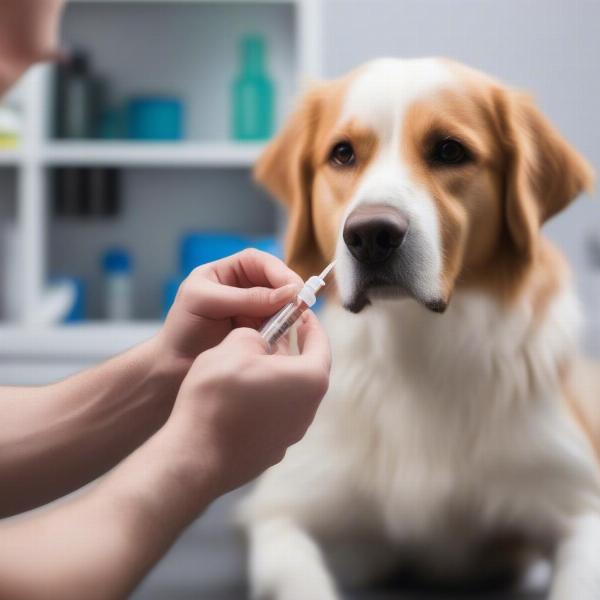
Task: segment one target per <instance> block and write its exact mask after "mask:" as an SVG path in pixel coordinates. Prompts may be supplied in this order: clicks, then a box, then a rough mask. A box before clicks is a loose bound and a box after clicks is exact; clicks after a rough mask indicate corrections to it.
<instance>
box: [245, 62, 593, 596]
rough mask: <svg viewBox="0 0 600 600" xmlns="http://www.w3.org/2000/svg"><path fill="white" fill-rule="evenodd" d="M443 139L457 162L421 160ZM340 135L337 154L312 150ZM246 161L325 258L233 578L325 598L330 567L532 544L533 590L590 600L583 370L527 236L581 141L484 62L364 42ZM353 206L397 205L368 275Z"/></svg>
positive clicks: (352, 568)
mask: <svg viewBox="0 0 600 600" xmlns="http://www.w3.org/2000/svg"><path fill="white" fill-rule="evenodd" d="M448 136H451V137H452V138H454V139H458V140H460V141H461V143H463V145H464V146H466V147H467V148H468V151H469V157H470V160H468V161H466V162H465V163H464V164H460V165H450V166H447V165H439V164H435V162H432V161H431V160H429V159H428V156H429V155H428V148H429V147H430V146H431V145H432V144H435V143H436V140H438V139H445V138H447V137H448ZM340 140H345V141H348V142H350V143H351V144H352V146H353V149H354V155H355V162H354V163H353V164H352V165H351V166H348V167H343V166H342V167H341V166H340V165H336V164H333V163H332V161H331V158H330V153H331V149H332V147H334V146H335V144H336V143H338V142H339V141H340ZM256 174H257V178H258V180H259V181H260V182H262V183H263V184H265V185H266V187H267V188H268V189H270V190H271V191H272V192H273V193H274V194H275V195H276V196H277V197H278V198H279V199H281V200H282V201H283V202H284V203H286V204H287V205H288V207H289V213H290V222H289V230H288V238H287V258H288V261H289V263H290V265H291V266H292V268H294V269H296V270H297V271H298V272H300V273H301V274H303V275H308V274H312V273H315V272H318V271H319V270H320V268H321V267H322V266H323V265H324V264H326V263H327V262H328V261H330V260H331V259H332V258H333V257H334V256H335V258H336V259H337V265H336V286H337V287H336V292H335V293H334V294H333V295H331V296H330V298H329V301H328V306H327V307H326V309H325V311H324V314H323V322H324V324H325V326H326V328H327V330H328V333H329V335H330V338H331V343H332V348H333V355H334V368H333V374H332V379H331V386H330V390H329V392H328V394H327V396H326V398H325V399H324V401H323V403H322V405H321V407H320V409H319V411H318V413H317V417H316V419H315V422H314V423H313V425H312V427H311V428H310V430H309V432H308V434H307V435H306V437H305V438H304V439H303V440H302V441H301V442H300V443H298V444H297V445H296V446H294V447H293V448H291V449H290V450H289V452H288V454H287V456H286V458H285V459H284V461H283V462H282V463H281V464H280V465H278V466H277V467H275V468H273V469H271V470H270V471H269V472H267V473H266V475H265V476H264V477H263V478H262V479H261V480H260V482H259V484H258V486H257V488H256V489H255V491H254V492H253V494H252V496H251V497H250V498H249V499H248V500H247V501H246V503H245V505H244V506H243V509H242V518H243V522H244V524H245V526H246V528H247V531H248V535H249V540H250V578H251V586H252V590H253V594H254V595H255V596H256V597H261V598H263V597H266V598H274V599H277V600H292V599H294V600H296V599H297V600H333V599H334V598H338V593H337V591H336V583H335V580H336V577H337V578H341V580H343V581H346V582H351V583H365V582H369V581H372V580H374V579H377V578H379V577H381V576H385V575H386V574H388V573H389V572H392V571H394V570H396V569H398V568H408V567H410V568H411V569H412V570H414V571H417V572H420V573H426V574H427V575H428V576H429V577H433V578H437V579H441V580H443V581H454V580H456V579H459V578H463V577H474V576H476V577H484V576H486V575H493V574H495V573H497V572H499V571H503V570H504V569H506V568H512V567H514V566H515V565H523V564H525V563H526V562H527V561H528V560H529V559H530V558H531V557H533V556H535V555H536V554H537V553H541V554H542V555H546V556H548V557H550V558H551V559H553V560H554V563H555V570H554V578H553V583H552V590H551V596H550V597H551V599H552V600H598V598H600V512H599V511H600V470H599V462H598V461H599V458H600V406H599V404H600V386H599V385H598V382H597V381H596V379H595V376H594V374H593V371H592V370H590V369H587V371H586V372H585V373H583V371H580V369H584V367H583V366H582V365H581V363H580V362H579V358H578V354H577V330H578V326H579V310H578V306H577V302H576V299H575V297H574V294H573V291H572V288H571V283H570V280H569V273H568V269H567V267H566V265H565V263H564V261H563V259H562V258H561V256H560V254H559V253H558V252H557V251H556V250H555V249H554V248H553V247H552V246H551V245H550V243H549V242H548V241H546V240H544V238H543V237H542V236H541V235H540V232H539V230H540V226H541V224H542V223H543V222H544V221H546V220H547V219H548V218H550V217H551V216H553V215H554V214H556V213H557V212H559V211H560V210H562V209H563V208H564V207H565V206H567V204H568V203H569V202H570V201H572V200H573V199H574V198H575V197H576V196H577V195H578V194H579V193H580V192H581V191H582V190H583V189H586V188H589V187H590V185H591V181H592V173H591V169H590V167H589V166H588V165H587V163H586V162H585V161H584V160H583V158H581V157H580V156H579V155H578V154H577V153H576V152H575V150H574V149H573V148H572V147H570V146H569V145H568V144H567V142H566V141H565V140H564V139H563V138H562V137H561V136H560V135H559V134H558V133H557V132H556V131H555V129H554V128H553V127H552V126H551V125H550V124H549V123H548V122H547V121H546V120H545V118H544V117H543V116H542V115H541V114H540V112H539V111H538V110H537V108H536V107H535V106H534V105H533V103H532V102H531V100H530V99H529V98H528V97H526V96H525V95H523V94H520V93H517V92H515V91H512V90H510V89H508V88H507V87H505V86H504V85H502V84H500V83H499V82H497V81H496V80H493V79H491V78H489V77H487V76H485V75H483V74H481V73H478V72H476V71H474V70H471V69H468V68H467V67H464V66H462V65H459V64H456V63H453V62H451V61H447V60H443V59H421V60H394V59H384V60H379V61H375V62H372V63H369V64H367V65H365V66H364V67H362V68H360V69H358V70H357V71H355V72H353V73H351V74H350V75H348V76H347V77H344V78H342V79H340V80H336V81H332V82H328V83H324V84H322V85H319V86H318V87H316V88H315V89H314V90H313V91H311V92H310V93H309V94H308V95H307V97H306V98H305V99H304V101H303V102H302V104H301V106H300V107H299V109H298V110H297V112H296V113H295V115H294V116H292V118H291V120H290V121H289V123H288V125H287V127H286V128H285V129H284V130H283V132H282V133H281V134H280V135H279V136H278V137H277V138H276V139H275V140H274V141H273V142H272V143H271V144H270V146H269V147H268V149H267V150H266V153H265V154H264V156H263V157H262V159H261V160H260V162H259V164H258V166H257V170H256ZM370 203H385V204H386V205H389V206H391V207H394V209H397V210H398V211H400V212H401V213H402V214H403V215H405V216H406V217H407V218H408V219H409V221H410V229H409V234H408V235H407V238H406V241H405V243H404V244H403V245H402V247H401V249H400V250H401V256H399V258H398V261H399V262H398V263H397V264H396V266H395V270H392V271H391V274H390V275H389V277H388V279H386V280H385V281H383V283H382V282H381V281H370V279H369V276H368V273H364V272H361V271H360V267H359V265H357V264H356V263H355V261H354V260H353V258H352V255H351V254H350V253H349V251H348V248H346V246H345V244H344V241H343V239H342V235H341V231H342V228H343V225H344V223H345V220H346V218H347V216H348V215H349V214H350V212H351V211H352V210H353V209H355V208H356V207H357V206H362V205H365V204H370ZM369 304H371V306H368V305H369ZM365 307H366V308H365ZM347 308H349V309H350V310H352V311H354V312H360V314H358V315H357V314H351V312H348V311H347V310H345V309H347ZM363 308H364V309H365V310H364V311H362V309H363ZM432 308H433V309H434V310H436V311H438V312H439V311H444V312H443V314H436V312H433V311H432V310H430V309H432ZM332 573H335V576H333V575H332Z"/></svg>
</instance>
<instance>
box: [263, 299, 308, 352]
mask: <svg viewBox="0 0 600 600" xmlns="http://www.w3.org/2000/svg"><path fill="white" fill-rule="evenodd" d="M307 308H308V305H307V304H306V303H305V302H303V301H302V300H301V299H300V298H298V297H297V298H296V299H295V300H294V301H293V302H290V303H289V304H286V305H285V306H284V307H283V308H282V309H281V310H280V311H279V312H277V313H275V314H274V315H273V316H272V317H271V318H270V319H269V320H268V321H267V322H266V323H265V324H264V325H263V327H262V329H261V330H260V335H262V337H263V339H264V340H265V341H266V342H267V344H268V345H269V350H270V351H271V352H274V351H275V349H276V347H277V342H278V341H279V340H280V339H281V338H282V337H283V336H284V335H285V334H286V333H287V332H288V331H289V330H290V328H291V327H292V325H293V324H294V323H295V322H296V321H297V320H298V319H299V318H300V317H301V316H302V313H303V312H304V311H305V310H306V309H307Z"/></svg>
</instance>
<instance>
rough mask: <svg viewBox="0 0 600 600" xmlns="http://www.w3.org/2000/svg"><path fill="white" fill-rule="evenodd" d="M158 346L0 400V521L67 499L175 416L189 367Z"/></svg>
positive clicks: (14, 391) (10, 391) (10, 392)
mask: <svg viewBox="0 0 600 600" xmlns="http://www.w3.org/2000/svg"><path fill="white" fill-rule="evenodd" d="M157 354H158V349H157V347H156V345H155V343H154V341H153V340H150V341H149V342H147V343H145V344H141V345H140V346H137V347H136V348H133V349H132V350H130V351H128V352H126V353H124V354H122V355H120V356H117V357H115V358H113V359H111V360H109V361H107V362H105V363H103V364H101V365H99V366H97V367H94V368H92V369H89V370H87V371H84V372H82V373H79V374H77V375H75V376H73V377H71V378H69V379H66V380H64V381H62V382H59V383H56V384H53V385H49V386H45V387H41V388H28V389H23V390H20V389H19V388H9V389H7V388H4V389H3V390H2V391H1V393H0V403H1V406H2V410H1V414H2V424H1V425H0V481H1V482H2V494H1V495H0V516H7V515H11V514H15V513H18V512H22V511H24V510H27V509H29V508H33V507H36V506H39V505H41V504H44V503H46V502H48V501H50V500H52V499H54V498H57V497H59V496H62V495H64V494H66V493H68V492H70V491H72V490H75V489H77V488H78V487H80V486H82V485H83V484H85V483H87V482H89V481H91V480H93V479H94V478H96V477H97V476H99V475H101V474H102V473H104V472H105V471H106V470H108V469H110V468H111V467H112V466H114V465H115V464H116V463H117V462H119V461H120V460H121V459H122V458H123V457H125V456H126V455H127V454H129V453H130V452H131V451H132V450H134V449H135V448H136V447H137V446H139V445H140V444H141V443H142V442H143V441H144V440H146V439H147V438H148V437H149V436H150V435H151V434H152V433H154V432H155V431H156V430H157V429H158V428H159V427H160V426H161V425H162V423H163V422H164V421H165V419H166V417H167V416H168V414H169V412H170V410H171V407H172V403H173V400H174V398H175V395H176V393H177V389H178V387H179V384H180V382H181V379H182V378H183V376H184V375H185V368H184V365H181V364H175V363H174V362H173V361H168V360H164V361H163V360H161V357H160V356H157Z"/></svg>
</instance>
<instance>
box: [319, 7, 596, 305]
mask: <svg viewBox="0 0 600 600" xmlns="http://www.w3.org/2000/svg"><path fill="white" fill-rule="evenodd" d="M323 8H324V22H323V30H324V32H325V39H324V53H325V56H324V70H325V74H326V75H327V76H337V75H340V74H343V73H344V72H346V71H347V70H349V69H351V68H352V67H354V66H356V65H358V64H360V63H361V62H363V61H366V60H369V59H371V58H375V57H380V56H386V55H389V56H400V57H411V56H431V55H442V56H449V57H452V58H455V59H458V60H460V61H463V62H465V63H468V64H470V65H471V66H474V67H477V68H480V69H483V70H485V71H487V72H489V73H491V74H494V75H496V76H497V77H500V78H502V79H504V80H505V81H507V82H509V83H511V84H513V85H515V86H518V87H520V88H524V89H527V90H529V91H531V92H532V93H533V94H534V95H535V97H536V98H537V100H538V102H539V104H540V106H541V107H542V109H543V110H544V112H545V113H546V114H547V115H548V117H549V118H550V119H551V120H552V121H553V122H554V123H555V124H556V126H557V127H558V128H559V129H560V131H562V132H563V134H564V135H565V136H566V137H567V138H568V139H569V140H570V141H571V142H572V143H573V144H574V145H575V146H576V147H577V148H578V149H579V150H580V151H581V152H583V154H584V155H586V156H587V157H588V158H589V159H590V160H591V162H592V163H593V164H594V165H595V167H596V169H597V170H600V143H599V142H600V139H599V137H600V136H599V132H600V110H599V106H600V100H599V98H600V68H599V60H600V2H598V1H596V0H502V1H501V0H323ZM592 231H595V232H596V233H597V234H599V235H600V206H599V205H598V198H594V200H593V201H592V200H590V199H589V198H582V199H580V200H579V201H577V202H576V203H575V204H574V205H573V206H572V207H571V208H570V209H569V210H568V211H566V212H565V213H563V214H562V215H561V216H560V217H559V218H557V219H555V220H554V221H553V222H551V223H550V224H549V226H547V233H548V235H550V236H551V237H552V238H553V239H554V240H555V241H556V242H557V243H558V244H559V245H560V246H561V247H562V248H563V250H564V251H565V252H566V253H567V255H568V256H569V258H570V260H571V262H572V264H573V266H574V267H575V270H576V272H577V276H578V279H579V281H580V283H581V287H582V292H583V296H584V297H585V299H586V302H587V304H588V306H590V307H591V305H592V304H593V303H594V302H595V304H596V305H600V299H598V298H595V299H592V298H589V292H588V288H587V287H586V285H585V283H586V280H589V273H588V269H589V267H588V260H587V256H586V253H585V251H584V240H585V237H586V236H587V235H589V234H590V232H592ZM586 292H588V293H586Z"/></svg>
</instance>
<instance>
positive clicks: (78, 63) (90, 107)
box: [56, 52, 97, 139]
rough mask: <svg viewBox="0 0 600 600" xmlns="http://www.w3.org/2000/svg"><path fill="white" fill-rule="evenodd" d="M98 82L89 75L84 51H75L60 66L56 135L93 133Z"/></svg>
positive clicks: (74, 136)
mask: <svg viewBox="0 0 600 600" xmlns="http://www.w3.org/2000/svg"><path fill="white" fill-rule="evenodd" d="M95 92H97V89H96V83H95V81H94V80H93V79H92V77H91V76H90V72H89V65H88V60H87V57H86V55H85V54H83V53H81V52H78V53H75V54H73V56H72V58H71V59H70V60H69V62H67V63H65V64H62V65H60V66H59V67H58V71H57V98H56V111H57V114H56V122H57V136H58V137H59V138H65V139H85V138H91V137H93V135H94V128H95V122H96V110H95V98H96V93H95Z"/></svg>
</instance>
